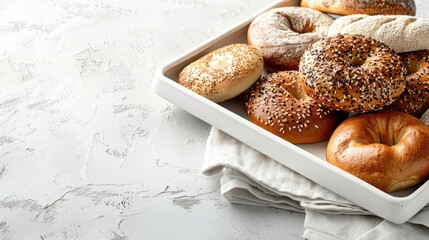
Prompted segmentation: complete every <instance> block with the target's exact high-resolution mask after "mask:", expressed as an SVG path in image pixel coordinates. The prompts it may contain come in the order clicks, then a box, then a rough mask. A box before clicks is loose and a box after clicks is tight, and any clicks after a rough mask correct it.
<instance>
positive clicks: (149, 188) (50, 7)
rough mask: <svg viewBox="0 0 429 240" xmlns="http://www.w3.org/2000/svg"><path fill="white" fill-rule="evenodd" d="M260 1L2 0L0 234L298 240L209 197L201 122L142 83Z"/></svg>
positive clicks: (259, 212) (283, 228) (214, 194)
mask: <svg viewBox="0 0 429 240" xmlns="http://www.w3.org/2000/svg"><path fill="white" fill-rule="evenodd" d="M269 2H270V1H269V0H234V1H229V0H218V1H209V0H162V1H160V0H144V1H132V0H122V1H119V0H117V1H114V0H101V1H100V0H90V1H88V0H75V1H61V0H60V1H48V0H34V1H24V0H17V1H12V0H9V1H2V2H1V3H0V6H1V8H0V9H1V10H0V54H1V58H0V238H1V239H116V240H119V239H151V240H153V239H300V238H301V234H302V231H303V221H304V215H302V214H299V213H293V212H288V211H280V210H275V209H271V208H260V207H246V206H235V205H234V206H231V205H229V204H227V203H225V202H224V200H222V198H221V197H220V195H219V191H218V188H219V185H218V179H216V178H208V177H205V176H202V175H201V174H200V168H201V164H202V158H203V153H204V147H205V141H206V138H207V135H208V132H209V130H210V126H209V125H208V124H206V123H204V122H202V121H200V120H198V119H196V118H195V117H193V116H191V115H190V114H188V113H186V112H184V111H183V110H181V109H179V108H177V107H175V106H174V105H172V104H170V103H168V102H166V101H165V100H163V99H161V98H159V97H157V96H156V95H155V94H154V93H153V92H152V89H151V86H150V84H151V81H152V77H153V74H154V71H155V69H156V68H157V67H158V66H159V65H161V64H162V63H164V62H165V61H167V60H169V59H171V58H172V57H175V56H176V55H178V54H180V53H182V52H184V51H185V50H187V49H189V48H191V47H193V46H195V45H196V44H198V43H200V42H202V41H204V40H206V39H208V38H209V37H211V36H214V35H215V34H217V33H219V32H220V31H222V30H225V29H226V28H227V27H229V26H230V25H232V24H234V23H236V22H237V21H239V20H241V19H242V18H244V17H246V16H248V15H249V14H251V13H253V12H255V11H257V10H258V9H260V8H262V7H263V6H264V5H266V4H268V3H269ZM416 2H417V7H418V15H420V16H428V14H427V12H428V10H429V4H428V3H427V2H426V1H424V0H417V1H416Z"/></svg>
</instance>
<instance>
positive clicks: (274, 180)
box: [202, 127, 429, 240]
mask: <svg viewBox="0 0 429 240" xmlns="http://www.w3.org/2000/svg"><path fill="white" fill-rule="evenodd" d="M202 173H203V174H205V175H216V174H220V175H221V178H220V179H221V189H220V192H221V194H222V196H223V197H224V199H225V200H227V201H228V202H230V203H237V204H246V205H255V206H267V207H274V208H279V209H285V210H290V211H298V212H304V213H305V214H306V215H305V223H304V228H305V231H304V236H303V237H304V238H306V239H311V240H313V239H317V240H319V239H321V240H325V239H326V240H328V239H329V240H333V239H362V240H365V239H371V240H372V239H379V238H381V239H427V238H429V208H428V207H425V208H424V209H422V210H421V211H420V212H419V213H418V214H417V215H415V216H414V217H413V218H412V219H410V221H409V222H407V223H404V224H394V223H391V222H389V221H387V220H384V219H381V218H379V217H376V216H374V215H373V214H372V213H371V212H369V211H367V210H365V209H363V208H361V207H359V206H357V205H355V204H353V203H352V202H350V201H348V200H347V199H344V198H343V197H341V196H339V195H337V194H335V193H333V192H331V191H329V190H328V189H326V188H324V187H322V186H320V185H318V184H317V183H315V182H313V181H311V180H309V179H307V178H305V177H303V176H302V175H300V174H298V173H296V172H294V171H292V170H291V169H289V168H287V167H285V166H284V165H281V164H280V163H278V162H276V161H274V160H272V159H271V158H269V157H267V156H266V155H264V154H262V153H260V152H258V151H256V150H254V149H253V148H251V147H249V146H247V145H246V144H244V143H242V142H240V141H238V140H236V139H235V138H233V137H231V136H229V135H228V134H226V133H224V132H222V131H220V130H218V129H216V128H214V127H213V128H212V129H211V132H210V135H209V137H208V139H207V146H206V152H205V156H204V164H203V168H202Z"/></svg>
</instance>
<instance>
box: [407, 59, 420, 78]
mask: <svg viewBox="0 0 429 240" xmlns="http://www.w3.org/2000/svg"><path fill="white" fill-rule="evenodd" d="M420 67H421V62H420V61H418V60H414V61H409V62H408V63H407V75H410V74H413V73H416V72H417V71H419V69H420Z"/></svg>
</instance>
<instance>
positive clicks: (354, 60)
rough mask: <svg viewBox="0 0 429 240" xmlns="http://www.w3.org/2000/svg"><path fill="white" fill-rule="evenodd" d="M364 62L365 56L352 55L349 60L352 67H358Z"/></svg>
mask: <svg viewBox="0 0 429 240" xmlns="http://www.w3.org/2000/svg"><path fill="white" fill-rule="evenodd" d="M365 62H366V58H362V57H357V56H353V58H352V60H351V61H350V65H351V66H352V67H360V66H362V65H363V64H364V63H365Z"/></svg>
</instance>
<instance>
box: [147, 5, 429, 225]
mask: <svg viewBox="0 0 429 240" xmlns="http://www.w3.org/2000/svg"><path fill="white" fill-rule="evenodd" d="M293 2H297V1H296V0H277V1H274V2H273V3H272V4H269V5H268V6H266V7H264V8H262V9H261V10H259V11H257V12H256V13H254V14H252V15H251V16H249V17H247V18H245V19H244V20H241V21H239V22H238V23H237V24H234V25H233V26H232V27H230V28H228V29H226V30H224V31H222V32H220V33H219V34H217V35H215V36H214V37H211V38H209V39H208V40H206V41H203V42H202V43H200V44H198V45H196V46H195V47H193V48H190V49H189V50H187V51H185V52H184V53H182V54H179V55H178V56H176V57H174V58H172V59H171V60H170V61H168V62H166V63H165V64H163V65H161V66H160V67H158V68H157V70H156V72H155V74H154V78H153V81H152V88H153V90H154V92H155V93H156V94H158V95H159V96H160V97H162V98H164V99H166V100H167V101H169V102H171V103H173V104H175V105H177V106H179V107H180V108H182V109H183V110H185V111H187V112H189V113H191V114H192V115H194V116H196V117H198V118H200V119H201V120H203V121H205V122H207V123H209V124H210V125H212V126H213V127H216V128H218V129H220V130H222V131H224V132H226V133H227V134H229V135H231V136H232V137H234V138H237V139H238V140H240V141H242V142H244V143H246V144H247V145H249V146H251V147H252V148H255V149H256V150H258V151H260V152H262V153H264V154H266V155H268V156H269V157H271V158H273V160H275V161H277V162H279V163H280V164H282V165H285V166H286V167H289V168H291V169H292V170H294V171H296V172H298V173H299V174H301V175H303V176H304V177H306V178H309V179H310V180H312V181H315V182H317V183H318V184H320V185H322V186H323V187H325V188H327V189H328V190H330V191H332V192H334V193H336V194H338V195H340V196H342V197H344V198H346V199H348V200H349V201H351V202H353V203H355V204H357V205H358V206H360V207H362V208H365V209H367V210H369V211H370V212H372V213H374V214H375V215H377V216H379V217H382V218H384V219H386V220H389V221H392V222H394V223H397V224H401V223H404V222H406V221H408V220H409V219H410V218H412V217H413V216H414V215H415V214H416V213H417V212H418V211H420V210H421V209H422V208H423V207H424V206H426V205H427V204H428V203H429V193H426V194H425V191H426V192H428V191H429V190H428V188H429V181H426V182H425V183H424V184H422V185H421V186H420V187H418V188H417V189H416V190H415V191H413V192H412V193H411V194H409V195H408V196H403V197H397V196H392V195H390V194H388V193H385V192H383V191H381V190H379V189H377V188H375V187H374V186H372V185H370V184H368V183H366V182H364V181H363V180H361V179H359V178H357V177H355V176H353V175H351V174H350V173H347V172H345V171H343V170H341V169H339V168H337V167H335V166H333V165H331V164H329V163H327V162H326V161H325V160H324V159H320V158H319V157H317V156H315V155H313V154H311V153H309V152H308V151H306V150H304V149H302V148H300V147H299V146H296V145H294V144H292V143H289V142H287V141H285V140H283V139H282V138H280V137H277V136H275V135H274V134H272V133H270V132H268V131H266V130H264V129H262V128H260V127H258V126H256V125H255V124H253V123H251V122H250V121H247V120H243V118H242V117H241V116H239V115H238V114H236V113H234V112H232V111H230V110H229V109H227V108H225V107H223V106H221V105H220V104H217V103H214V102H212V101H210V100H208V99H206V98H204V97H202V96H200V95H199V94H196V93H195V92H193V91H191V90H189V89H187V88H185V87H183V86H181V85H180V84H178V83H177V82H176V81H175V80H174V79H171V78H168V77H167V76H166V75H165V73H166V72H167V71H169V70H170V69H172V68H173V67H174V66H175V65H177V64H178V63H179V62H183V61H186V60H189V59H191V58H193V57H195V56H196V55H198V54H201V53H202V52H203V51H204V50H206V49H207V48H209V47H210V46H211V45H213V44H214V43H216V42H218V41H220V40H222V39H223V38H224V37H227V36H228V35H230V34H232V33H233V32H235V31H238V30H240V29H241V28H243V27H246V26H247V25H249V24H250V22H251V21H252V20H253V19H254V18H255V17H256V16H258V15H259V14H261V13H262V12H264V11H266V10H268V9H271V8H274V7H278V6H283V5H290V6H291V5H294V4H293ZM170 93H173V95H174V93H175V94H178V95H179V96H180V97H177V96H176V97H174V98H173V97H172V96H173V95H172V94H170ZM178 99H179V100H178ZM190 101H192V103H193V105H189V103H190ZM198 107H202V109H204V110H206V112H205V114H203V113H201V112H200V111H198V110H196V108H198ZM209 113H210V114H211V115H212V114H213V113H216V114H220V115H221V116H223V117H225V119H223V120H222V121H218V120H214V119H212V118H211V117H209V116H208V115H209ZM225 120H227V121H225ZM229 124H231V125H236V126H238V127H239V128H240V129H241V130H243V129H246V130H250V131H253V132H252V133H257V135H258V136H260V137H262V138H263V139H265V141H269V142H271V143H275V144H277V145H279V146H283V147H287V149H288V150H290V151H292V152H293V153H294V154H297V155H300V156H301V157H304V158H305V159H307V161H310V162H311V163H312V164H314V166H312V167H313V168H314V167H316V169H310V170H323V169H324V170H325V171H327V172H329V173H333V174H334V175H332V176H329V177H331V178H332V177H334V178H338V177H340V178H339V179H337V180H345V182H343V184H344V183H346V185H350V186H351V187H358V189H357V190H359V191H358V192H362V193H369V194H370V195H369V196H368V197H370V198H371V200H370V199H368V198H367V199H366V200H365V201H362V200H361V199H360V198H359V199H356V198H354V197H353V196H351V195H353V194H349V193H347V192H346V191H345V190H341V189H340V188H339V187H335V186H331V184H329V183H326V181H317V180H318V178H319V177H315V176H308V175H309V174H306V173H307V172H308V171H306V170H305V169H302V168H300V167H298V166H296V165H294V164H291V163H290V160H289V161H288V160H285V159H279V157H276V156H274V157H273V156H272V155H276V154H273V153H270V152H267V151H265V150H264V149H261V147H260V146H257V145H256V144H255V143H254V141H252V140H251V139H250V140H249V139H245V136H244V135H243V136H241V135H240V134H239V133H237V131H236V130H234V128H233V127H230V126H227V125H229ZM317 168H318V169H317ZM310 172H311V171H310ZM303 173H304V174H303ZM344 189H348V188H347V187H345V188H344ZM355 195H356V194H355ZM380 200H381V201H383V202H382V203H384V204H385V205H384V207H383V206H381V205H380V204H379V203H380V202H377V203H376V204H375V205H374V206H373V205H371V202H373V201H380ZM383 209H385V210H383Z"/></svg>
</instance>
